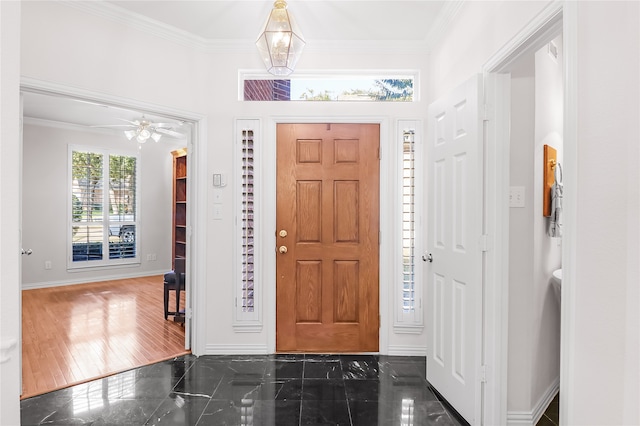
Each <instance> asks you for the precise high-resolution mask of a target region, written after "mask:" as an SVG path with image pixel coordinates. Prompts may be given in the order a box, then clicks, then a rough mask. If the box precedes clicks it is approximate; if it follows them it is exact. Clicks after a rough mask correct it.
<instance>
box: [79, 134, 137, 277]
mask: <svg viewBox="0 0 640 426" xmlns="http://www.w3.org/2000/svg"><path fill="white" fill-rule="evenodd" d="M69 150H70V161H69V164H70V174H69V175H70V187H71V191H70V205H71V209H70V210H71V220H70V221H69V223H70V230H69V236H70V238H69V240H70V244H69V247H70V254H69V262H68V268H69V269H75V268H87V267H94V266H106V265H118V264H129V263H139V257H138V250H137V247H138V242H137V238H136V236H137V229H138V226H137V223H138V214H137V213H138V203H137V181H138V175H137V174H138V157H137V156H132V155H118V154H113V153H110V152H109V151H107V150H96V149H93V148H90V149H82V148H78V147H70V149H69Z"/></svg>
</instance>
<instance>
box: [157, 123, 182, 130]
mask: <svg viewBox="0 0 640 426" xmlns="http://www.w3.org/2000/svg"><path fill="white" fill-rule="evenodd" d="M151 125H152V126H153V127H155V128H160V129H172V128H174V127H177V126H182V124H181V123H151Z"/></svg>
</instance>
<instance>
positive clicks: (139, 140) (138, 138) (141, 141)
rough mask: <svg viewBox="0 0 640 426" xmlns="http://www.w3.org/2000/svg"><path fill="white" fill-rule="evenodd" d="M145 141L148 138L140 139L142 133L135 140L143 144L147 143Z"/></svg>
mask: <svg viewBox="0 0 640 426" xmlns="http://www.w3.org/2000/svg"><path fill="white" fill-rule="evenodd" d="M147 139H149V138H144V137H142V133H141V134H139V135H138V137H137V138H136V140H137V141H138V142H139V143H145V142H146V141H147Z"/></svg>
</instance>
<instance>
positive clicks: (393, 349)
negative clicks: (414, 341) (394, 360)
mask: <svg viewBox="0 0 640 426" xmlns="http://www.w3.org/2000/svg"><path fill="white" fill-rule="evenodd" d="M387 355H392V356H426V355H427V347H426V346H408V345H389V348H388V352H387Z"/></svg>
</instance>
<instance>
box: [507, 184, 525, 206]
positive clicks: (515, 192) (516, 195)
mask: <svg viewBox="0 0 640 426" xmlns="http://www.w3.org/2000/svg"><path fill="white" fill-rule="evenodd" d="M509 207H524V186H512V187H509Z"/></svg>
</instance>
